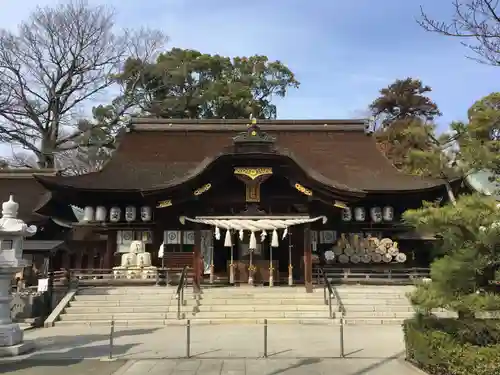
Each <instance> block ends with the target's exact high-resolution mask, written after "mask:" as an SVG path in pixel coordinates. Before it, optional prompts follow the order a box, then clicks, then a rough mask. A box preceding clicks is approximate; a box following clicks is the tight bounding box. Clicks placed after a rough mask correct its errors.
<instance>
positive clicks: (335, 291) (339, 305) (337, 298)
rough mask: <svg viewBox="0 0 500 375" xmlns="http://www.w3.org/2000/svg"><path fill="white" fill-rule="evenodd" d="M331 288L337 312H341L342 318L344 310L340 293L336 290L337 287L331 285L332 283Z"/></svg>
mask: <svg viewBox="0 0 500 375" xmlns="http://www.w3.org/2000/svg"><path fill="white" fill-rule="evenodd" d="M332 290H333V293H334V294H335V299H336V300H337V306H338V307H339V312H340V313H341V314H342V318H344V316H345V313H346V310H345V306H344V303H343V302H342V298H340V293H339V291H338V290H337V288H335V286H333V285H332ZM342 320H343V319H342Z"/></svg>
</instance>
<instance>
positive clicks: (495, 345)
mask: <svg viewBox="0 0 500 375" xmlns="http://www.w3.org/2000/svg"><path fill="white" fill-rule="evenodd" d="M404 333H405V344H406V355H407V359H408V360H409V361H411V362H413V363H414V364H415V365H417V366H418V367H420V368H421V369H422V370H424V371H426V372H428V373H429V374H432V375H500V321H499V320H476V319H474V320H457V319H439V318H436V317H432V316H431V317H423V316H417V317H415V318H412V319H409V320H407V321H406V322H405V324H404Z"/></svg>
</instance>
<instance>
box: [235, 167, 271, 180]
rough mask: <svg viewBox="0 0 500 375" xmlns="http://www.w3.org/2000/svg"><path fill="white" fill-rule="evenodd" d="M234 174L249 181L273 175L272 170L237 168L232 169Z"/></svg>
mask: <svg viewBox="0 0 500 375" xmlns="http://www.w3.org/2000/svg"><path fill="white" fill-rule="evenodd" d="M234 174H235V175H239V176H245V177H246V178H248V179H250V180H256V179H258V178H259V177H263V176H269V175H272V174H273V169H272V168H246V167H237V168H234Z"/></svg>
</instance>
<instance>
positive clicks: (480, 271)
mask: <svg viewBox="0 0 500 375" xmlns="http://www.w3.org/2000/svg"><path fill="white" fill-rule="evenodd" d="M496 204H497V203H496V202H495V201H494V200H493V199H491V198H488V197H482V196H479V195H470V196H462V197H460V198H459V199H458V200H457V202H456V205H453V204H447V205H444V206H438V205H437V204H432V203H426V204H425V206H424V208H422V209H418V210H409V211H407V212H405V213H404V215H403V218H404V220H405V221H406V222H407V223H408V224H410V225H412V226H414V227H415V228H416V230H417V231H419V232H422V233H429V232H432V233H436V235H437V236H439V237H440V241H439V243H438V244H437V248H438V250H439V252H440V254H441V255H442V257H440V258H439V259H436V260H435V261H434V262H433V263H432V264H431V278H432V283H428V284H421V285H418V286H417V288H416V290H415V292H413V293H412V295H411V296H410V299H411V301H412V303H413V304H414V305H415V306H417V307H419V308H420V309H422V310H424V311H430V310H431V309H433V308H437V307H443V308H446V309H449V310H452V311H456V312H458V313H459V314H460V316H466V315H471V314H473V313H474V312H478V311H487V310H498V309H500V295H497V294H493V293H491V285H490V281H492V280H498V279H497V277H498V276H499V273H498V270H499V269H500V224H499V223H500V209H498V208H497V206H496Z"/></svg>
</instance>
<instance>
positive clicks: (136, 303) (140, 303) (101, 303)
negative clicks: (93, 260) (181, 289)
mask: <svg viewBox="0 0 500 375" xmlns="http://www.w3.org/2000/svg"><path fill="white" fill-rule="evenodd" d="M184 304H185V305H191V306H194V305H196V304H197V302H196V300H193V299H187V300H184ZM69 305H70V307H86V306H88V307H113V306H123V307H142V308H143V309H144V308H149V307H157V306H161V307H168V306H177V300H176V299H173V300H170V301H158V300H115V301H108V300H92V301H82V300H73V301H71V302H70V303H69Z"/></svg>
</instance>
